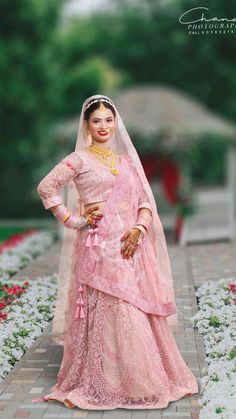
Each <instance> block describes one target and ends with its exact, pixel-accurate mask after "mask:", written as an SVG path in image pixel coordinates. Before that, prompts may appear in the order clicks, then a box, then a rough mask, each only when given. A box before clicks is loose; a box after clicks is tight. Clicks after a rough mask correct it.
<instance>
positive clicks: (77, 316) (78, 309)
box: [75, 306, 80, 319]
mask: <svg viewBox="0 0 236 419" xmlns="http://www.w3.org/2000/svg"><path fill="white" fill-rule="evenodd" d="M75 318H76V319H79V318H80V306H78V307H77V308H76V312H75Z"/></svg>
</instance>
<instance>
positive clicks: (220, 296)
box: [191, 278, 236, 419]
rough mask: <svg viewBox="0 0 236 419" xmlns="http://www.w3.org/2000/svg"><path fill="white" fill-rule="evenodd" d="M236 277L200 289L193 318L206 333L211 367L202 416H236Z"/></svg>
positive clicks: (204, 380) (204, 383)
mask: <svg viewBox="0 0 236 419" xmlns="http://www.w3.org/2000/svg"><path fill="white" fill-rule="evenodd" d="M235 293H236V279H235V278H227V279H220V280H219V281H217V282H216V281H208V282H206V283H204V284H203V285H202V286H200V287H199V288H198V290H197V292H196V295H197V297H198V302H199V311H198V312H197V313H196V314H195V315H194V316H193V317H192V318H191V322H192V323H193V327H197V329H198V332H199V333H200V334H201V335H202V337H203V341H204V346H205V351H206V355H207V358H206V360H207V363H208V371H207V375H205V376H204V377H203V378H202V379H201V391H202V400H201V401H200V404H201V406H202V409H201V412H200V419H214V418H220V419H232V418H235V417H236V403H235V394H236V294H235Z"/></svg>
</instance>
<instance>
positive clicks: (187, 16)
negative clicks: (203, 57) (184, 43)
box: [179, 7, 236, 35]
mask: <svg viewBox="0 0 236 419" xmlns="http://www.w3.org/2000/svg"><path fill="white" fill-rule="evenodd" d="M179 22H180V23H181V24H182V25H186V27H187V30H188V34H189V35H231V34H235V33H236V17H232V18H229V17H217V16H212V13H211V11H210V9H208V7H194V8H193V9H189V10H187V11H186V12H184V13H183V14H182V15H181V16H180V17H179Z"/></svg>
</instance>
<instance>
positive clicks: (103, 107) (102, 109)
mask: <svg viewBox="0 0 236 419" xmlns="http://www.w3.org/2000/svg"><path fill="white" fill-rule="evenodd" d="M98 109H99V111H104V110H106V107H105V106H104V105H103V103H102V101H101V100H100V106H99V108H98Z"/></svg>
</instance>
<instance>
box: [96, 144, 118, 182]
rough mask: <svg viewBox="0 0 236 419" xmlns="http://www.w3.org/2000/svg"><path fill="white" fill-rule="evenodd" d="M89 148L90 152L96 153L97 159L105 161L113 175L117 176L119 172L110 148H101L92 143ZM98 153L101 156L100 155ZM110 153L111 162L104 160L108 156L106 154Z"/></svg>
mask: <svg viewBox="0 0 236 419" xmlns="http://www.w3.org/2000/svg"><path fill="white" fill-rule="evenodd" d="M89 149H90V151H91V152H92V153H94V154H96V155H97V157H98V159H99V160H101V161H102V162H103V163H105V164H106V165H107V166H108V167H110V171H111V173H112V174H113V175H115V176H117V175H118V174H119V170H118V169H116V168H115V156H114V153H113V152H112V150H111V149H109V150H103V149H101V148H99V147H96V146H94V145H93V144H91V145H89ZM100 154H101V155H102V157H100ZM110 155H112V161H111V163H107V162H105V161H104V160H105V159H107V158H108V156H110Z"/></svg>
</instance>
